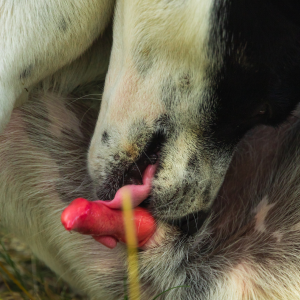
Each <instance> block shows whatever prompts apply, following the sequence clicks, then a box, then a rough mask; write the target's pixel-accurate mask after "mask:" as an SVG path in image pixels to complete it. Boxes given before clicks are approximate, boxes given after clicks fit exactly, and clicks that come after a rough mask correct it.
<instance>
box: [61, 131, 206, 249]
mask: <svg viewBox="0 0 300 300" xmlns="http://www.w3.org/2000/svg"><path fill="white" fill-rule="evenodd" d="M161 145H162V138H161V136H160V135H156V136H155V137H154V138H153V139H152V140H151V142H150V143H149V144H148V145H147V147H145V148H144V151H143V152H142V155H140V157H139V159H138V160H137V161H136V162H134V163H132V164H131V165H130V166H129V167H128V169H127V171H126V172H125V173H124V176H123V180H122V184H120V185H119V188H117V191H116V193H115V195H114V198H113V199H112V200H98V201H96V202H97V203H100V205H102V207H103V206H105V207H107V208H108V209H109V210H110V211H109V210H108V211H109V213H108V215H111V218H115V219H116V217H115V216H116V215H117V214H118V215H120V213H121V211H122V206H123V205H122V204H123V203H122V202H123V196H124V193H125V190H126V193H128V192H130V194H131V202H132V207H133V211H134V213H136V212H140V211H141V209H142V210H143V209H144V211H145V212H146V211H148V209H149V204H150V202H151V189H152V181H153V179H154V176H155V174H156V172H157V168H158V166H159V160H160V150H161ZM117 174H120V173H117ZM118 180H119V179H118ZM85 205H86V204H84V207H85ZM70 206H72V204H71V205H70ZM93 207H94V206H93ZM95 207H96V206H95ZM67 210H68V214H67V215H68V216H69V215H72V218H73V219H74V220H77V219H78V220H81V221H80V222H79V223H78V221H76V222H75V221H74V222H75V223H76V224H77V225H76V226H77V227H76V228H77V229H76V231H78V232H81V233H83V234H89V235H92V236H93V237H94V238H95V239H96V240H97V241H98V242H100V243H101V244H103V245H105V246H106V247H108V248H114V247H115V246H116V245H117V242H122V241H124V239H122V238H120V235H119V233H120V223H119V224H118V225H117V223H116V222H111V221H109V222H107V225H105V224H104V223H105V221H104V220H106V219H107V218H108V215H107V216H106V215H103V214H102V215H101V213H100V214H99V218H100V219H101V218H102V219H103V220H102V221H101V222H100V223H99V224H100V225H99V226H96V225H95V224H96V223H97V222H98V221H96V218H95V217H93V218H90V217H89V218H88V219H91V220H92V221H82V220H83V219H82V218H83V215H81V213H79V212H80V211H84V219H85V218H86V210H85V209H83V210H82V207H81V208H80V209H79V206H78V205H75V206H74V205H73V206H72V208H67ZM97 211H98V212H99V211H105V209H104V210H103V209H100V210H99V208H97V207H96V208H95V209H92V210H91V211H90V212H89V213H88V214H89V215H90V216H95V215H97V214H98V212H97ZM69 212H71V214H69ZM148 214H149V212H148ZM65 215H66V214H65ZM101 216H102V217H101ZM205 217H206V214H203V213H201V212H200V213H199V214H193V215H188V216H185V217H183V218H181V219H177V220H174V221H172V222H168V223H169V224H165V225H171V226H176V227H177V228H179V229H180V231H181V232H182V233H183V234H184V235H191V234H194V233H195V232H197V231H198V230H199V228H200V227H201V226H202V224H203V220H204V219H205ZM68 218H69V217H67V219H68ZM150 218H152V221H151V222H149V220H148V221H147V222H146V221H145V224H152V225H151V226H150V225H145V224H143V222H144V221H143V218H141V219H140V220H141V221H140V222H141V223H140V224H139V228H143V233H144V234H143V238H142V239H141V240H138V244H139V247H140V248H141V249H144V250H146V249H148V248H149V247H153V245H157V244H160V242H161V239H160V238H157V237H159V236H163V234H162V232H161V226H160V229H159V230H157V228H155V227H156V226H155V225H154V227H153V224H155V223H156V220H155V219H154V218H153V216H151V217H150ZM69 221H70V220H65V221H64V222H67V223H68V222H69ZM72 222H73V221H72ZM103 222H104V223H103ZM75 223H74V224H75ZM147 226H148V228H147ZM121 227H122V226H121ZM68 230H73V229H72V228H71V229H68ZM121 231H122V230H121ZM138 231H139V229H137V232H138ZM137 237H138V239H139V235H138V236H137ZM158 240H159V241H158Z"/></svg>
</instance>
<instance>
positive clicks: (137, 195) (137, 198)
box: [103, 162, 158, 210]
mask: <svg viewBox="0 0 300 300" xmlns="http://www.w3.org/2000/svg"><path fill="white" fill-rule="evenodd" d="M157 166H158V162H157V163H156V164H155V165H148V166H147V168H146V170H145V171H144V174H143V179H142V181H143V184H142V185H134V184H131V185H125V186H123V187H121V188H120V189H119V190H118V191H117V193H116V195H115V197H114V199H113V200H111V201H104V202H103V204H105V205H106V206H108V207H109V208H112V209H120V210H121V209H122V198H123V193H124V190H126V191H129V192H130V194H131V201H132V206H133V208H135V207H137V206H139V205H140V204H141V203H142V202H143V201H144V200H146V198H147V197H148V196H149V194H150V192H151V187H152V180H153V177H154V175H155V172H156V169H157Z"/></svg>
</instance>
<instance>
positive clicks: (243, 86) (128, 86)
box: [88, 0, 300, 221]
mask: <svg viewBox="0 0 300 300" xmlns="http://www.w3.org/2000/svg"><path fill="white" fill-rule="evenodd" d="M299 9H300V7H299V3H298V1H294V0H289V1H285V2H283V1H281V0H272V1H267V2H266V1H265V2H263V3H262V2H261V1H258V0H254V1H253V0H242V1H241V0H232V1H227V0H224V1H223V0H222V1H214V0H201V1H199V0H190V1H164V0H145V1H138V0H128V1H117V2H116V8H115V15H114V27H113V47H112V53H111V58H110V65H109V70H108V73H107V76H106V82H105V89H104V95H103V102H102V107H101V111H100V117H99V120H98V124H97V127H96V130H95V134H94V136H93V140H92V143H91V147H90V149H89V161H88V163H89V170H90V174H91V176H92V178H93V180H94V183H95V186H96V190H97V191H99V190H100V191H102V194H101V196H103V197H104V198H111V197H112V195H114V194H115V192H116V190H117V189H118V188H119V187H120V184H117V182H121V180H120V176H122V174H123V173H124V172H125V173H126V172H127V170H128V168H130V165H132V164H134V163H136V161H137V160H138V158H139V157H140V156H142V155H143V151H146V149H147V146H148V144H149V143H150V142H151V140H153V138H154V137H155V136H157V135H159V136H160V137H161V138H162V140H163V142H162V143H161V147H160V150H159V153H160V160H159V161H160V162H159V167H158V169H157V173H156V176H155V180H154V183H153V188H152V191H151V206H152V207H151V211H152V213H153V214H154V215H155V216H156V217H157V218H159V219H162V220H169V221H174V220H175V219H180V218H182V217H185V216H186V215H188V214H191V213H197V212H198V211H202V212H204V213H205V212H207V211H209V209H210V207H211V206H212V204H213V201H214V199H215V198H216V195H217V193H218V191H219V188H220V186H221V184H222V182H223V180H224V176H225V173H226V170H227V168H228V166H229V163H230V161H231V158H232V155H233V152H234V149H235V147H236V145H237V143H238V142H239V140H240V139H241V138H242V137H243V136H244V135H245V133H246V132H247V131H248V130H250V129H251V128H253V127H255V126H257V125H259V124H267V125H275V126H276V125H278V124H280V123H282V122H283V121H284V120H286V119H287V117H288V116H289V115H290V113H291V112H292V111H293V109H294V108H295V107H296V105H297V103H298V101H299V94H300V89H299V84H298V78H299V76H300V55H299V53H300V23H299V18H298V15H297V11H299ZM104 132H107V134H109V136H110V143H109V145H108V144H107V143H103V142H102V141H101V139H102V135H103V133H104ZM128 149H134V151H128ZM116 157H119V159H115V158H116ZM118 174H121V175H118ZM117 177H119V179H118V178H117Z"/></svg>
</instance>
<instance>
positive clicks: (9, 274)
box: [0, 262, 34, 300]
mask: <svg viewBox="0 0 300 300" xmlns="http://www.w3.org/2000/svg"><path fill="white" fill-rule="evenodd" d="M0 267H1V268H2V270H3V271H4V272H5V273H6V274H7V276H8V277H9V278H10V279H11V280H12V281H13V283H14V284H16V285H17V286H18V287H19V289H20V290H22V291H23V292H24V294H25V295H26V296H27V297H28V298H29V299H30V300H34V298H33V296H32V295H30V293H29V292H27V290H26V289H25V288H24V287H23V286H22V284H21V283H20V282H19V281H18V280H17V279H16V278H15V277H14V276H13V275H12V274H11V273H10V272H9V271H8V270H7V269H6V268H5V266H4V265H3V264H2V263H1V262H0Z"/></svg>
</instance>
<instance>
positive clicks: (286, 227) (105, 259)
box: [0, 82, 300, 300]
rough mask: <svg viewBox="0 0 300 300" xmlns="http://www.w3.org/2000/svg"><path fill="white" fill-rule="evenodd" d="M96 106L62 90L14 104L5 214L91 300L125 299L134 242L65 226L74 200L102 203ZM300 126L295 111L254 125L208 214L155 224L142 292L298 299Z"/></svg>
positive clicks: (4, 175) (0, 196)
mask: <svg viewBox="0 0 300 300" xmlns="http://www.w3.org/2000/svg"><path fill="white" fill-rule="evenodd" d="M98 86H100V83H99V82H96V83H95V85H94V89H97V88H98ZM96 103H97V102H96ZM97 114H98V110H97V109H96V108H94V107H93V105H91V103H89V102H87V100H82V97H79V98H78V97H77V96H76V95H75V96H69V97H68V98H66V97H63V96H61V95H57V94H55V93H53V92H49V93H46V94H45V93H41V92H40V93H37V94H35V95H32V98H31V99H30V101H29V102H28V103H26V104H24V105H23V106H22V107H20V108H17V109H15V110H14V112H13V114H12V118H11V120H10V122H9V124H8V126H7V128H6V129H5V131H4V133H3V135H2V136H1V137H0V165H1V173H0V211H1V222H2V224H3V225H4V226H5V227H7V228H8V229H9V230H10V231H11V232H13V233H14V234H15V235H17V236H18V237H19V238H20V239H22V240H23V241H24V242H25V243H27V244H28V245H29V246H30V247H31V249H32V250H33V252H34V253H35V254H36V255H37V256H38V257H39V258H40V259H42V260H43V261H45V262H46V264H48V266H49V267H50V268H51V269H52V270H54V271H55V272H56V273H58V274H59V275H60V276H61V277H62V278H63V279H64V280H66V281H67V282H69V283H70V284H71V285H72V286H73V287H75V288H76V289H77V290H79V291H81V292H82V293H85V294H87V295H88V296H89V297H90V298H91V299H104V298H105V299H122V298H123V297H124V295H125V291H124V278H126V270H127V263H126V251H127V250H126V246H125V245H122V244H120V243H118V245H117V247H115V248H114V249H108V248H106V247H104V246H103V245H101V244H100V243H98V242H96V241H95V240H94V239H92V237H90V236H84V235H81V234H79V233H73V234H70V233H68V232H67V231H65V230H64V228H63V226H62V225H61V223H60V215H61V212H62V210H63V209H64V208H65V207H66V206H67V205H68V204H69V203H70V201H71V200H72V199H75V198H77V197H86V198H87V199H90V200H95V195H94V191H93V188H92V186H93V180H92V179H91V177H90V175H89V171H88V166H87V152H88V148H89V145H90V141H91V139H92V137H93V132H94V128H95V124H96V122H97ZM299 127H300V122H299V120H298V116H295V117H294V118H291V119H290V120H289V122H287V123H285V124H284V125H282V126H281V127H280V128H278V129H273V128H271V127H266V126H260V127H258V128H256V129H254V130H251V131H250V132H248V133H247V134H246V136H245V138H244V139H243V141H242V142H240V143H239V144H238V146H237V151H236V153H235V155H234V157H233V160H232V162H231V164H230V168H229V170H228V172H227V174H226V177H225V181H224V184H223V186H222V188H221V190H220V192H219V194H218V196H217V198H216V200H215V201H214V203H213V205H212V208H211V210H210V212H209V213H208V214H207V215H203V214H202V213H201V212H199V213H198V214H195V215H194V219H193V222H191V220H186V221H185V222H183V221H182V222H181V224H179V223H176V222H174V223H173V224H169V223H168V222H163V221H161V220H157V226H158V230H157V233H155V234H156V236H155V239H154V242H153V243H152V244H151V245H148V247H147V249H144V250H141V251H139V271H140V280H141V291H142V299H153V298H154V296H156V295H158V294H159V293H161V292H163V291H166V290H168V289H169V288H173V287H178V286H183V287H180V288H176V289H172V290H170V291H168V292H166V293H164V294H162V295H161V299H187V300H194V299H204V300H215V299H220V300H225V299H226V300H231V299H253V300H254V299H255V300H256V299H282V300H284V299H289V300H291V299H295V300H296V299H298V298H299V289H300V288H299V287H300V265H299V263H298V260H299V256H300V253H299V247H298V244H299V242H300V241H299V240H300V225H299V224H300V214H299V211H300V203H299V201H298V198H299V189H300V181H299V178H300V176H299V164H298V159H299V157H300V156H299V153H300V146H299V145H300V134H299V132H300V131H299ZM192 226H193V227H195V228H196V230H194V231H195V233H194V234H193V235H191V234H190V232H191V227H192Z"/></svg>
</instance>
